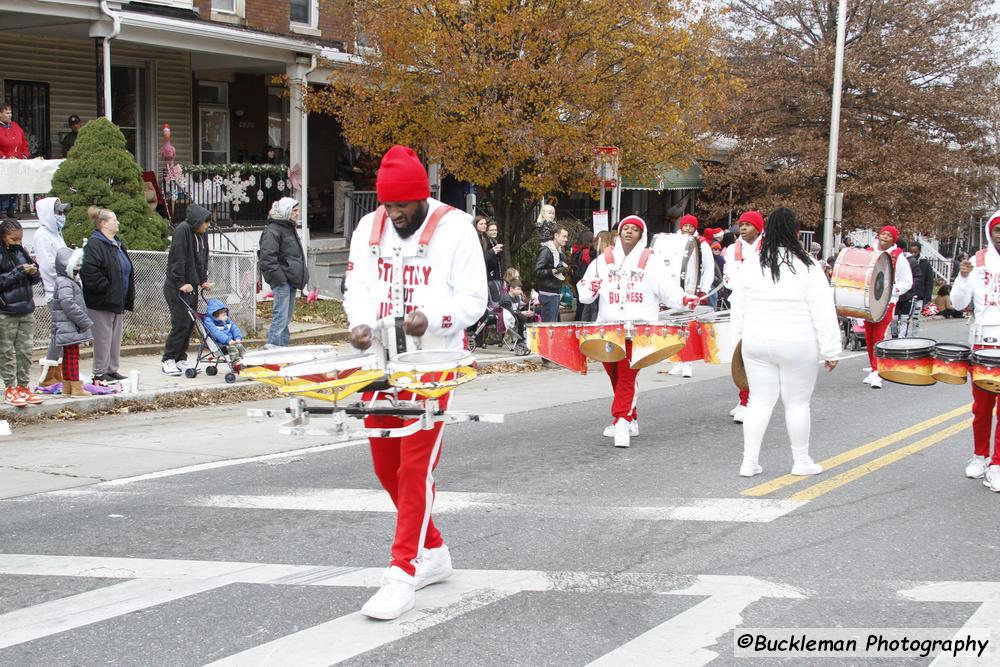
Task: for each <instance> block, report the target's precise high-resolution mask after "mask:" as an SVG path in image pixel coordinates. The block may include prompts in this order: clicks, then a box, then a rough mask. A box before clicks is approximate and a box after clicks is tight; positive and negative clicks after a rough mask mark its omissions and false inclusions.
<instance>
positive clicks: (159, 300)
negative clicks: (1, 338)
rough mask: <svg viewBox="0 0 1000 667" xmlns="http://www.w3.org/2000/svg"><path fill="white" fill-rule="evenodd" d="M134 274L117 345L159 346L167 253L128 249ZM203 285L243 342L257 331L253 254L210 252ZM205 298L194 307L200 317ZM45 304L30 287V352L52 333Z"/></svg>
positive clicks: (165, 323) (166, 325) (166, 313)
mask: <svg viewBox="0 0 1000 667" xmlns="http://www.w3.org/2000/svg"><path fill="white" fill-rule="evenodd" d="M128 254H129V257H131V258H132V264H133V266H134V269H135V309H134V310H132V311H131V312H128V311H126V313H125V322H124V324H123V327H122V329H123V332H122V345H141V344H144V343H162V342H163V341H165V340H166V338H167V334H168V333H170V310H169V309H168V308H167V302H166V300H165V299H164V296H163V281H164V278H165V276H166V274H167V253H165V252H155V251H151V250H130V251H129V253H128ZM208 281H209V282H210V283H214V284H215V286H214V287H213V288H212V290H211V291H210V292H209V293H208V294H206V295H204V296H205V298H208V299H219V300H220V301H222V302H223V303H224V304H226V307H227V308H229V316H230V317H231V318H232V319H233V320H234V321H235V322H236V324H237V325H238V326H239V327H240V329H241V330H242V331H243V334H244V336H245V337H246V338H253V337H255V332H256V331H257V299H256V296H257V255H256V254H254V253H235V252H213V253H211V254H210V255H209V258H208ZM205 298H202V299H201V300H200V301H199V302H198V310H199V311H200V312H201V313H202V314H204V312H205ZM44 304H45V293H44V291H43V290H42V286H41V284H39V285H37V286H36V287H35V305H36V306H37V308H36V309H35V332H34V347H35V348H36V349H45V347H46V346H47V345H48V341H49V337H50V336H51V334H52V331H51V326H52V318H51V316H50V313H49V309H48V307H47V306H45V305H44Z"/></svg>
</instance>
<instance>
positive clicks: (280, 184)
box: [278, 181, 285, 190]
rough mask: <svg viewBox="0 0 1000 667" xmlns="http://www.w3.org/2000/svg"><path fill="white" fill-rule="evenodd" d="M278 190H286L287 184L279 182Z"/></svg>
mask: <svg viewBox="0 0 1000 667" xmlns="http://www.w3.org/2000/svg"><path fill="white" fill-rule="evenodd" d="M278 189H279V190H284V189H285V182H284V181H278Z"/></svg>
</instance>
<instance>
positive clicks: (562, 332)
mask: <svg viewBox="0 0 1000 667" xmlns="http://www.w3.org/2000/svg"><path fill="white" fill-rule="evenodd" d="M576 328H577V323H576V322H563V323H559V324H556V323H548V322H546V323H537V324H536V323H532V324H528V325H527V326H526V327H525V335H526V336H527V338H528V348H529V349H530V350H531V351H532V352H534V353H535V354H537V355H539V356H541V357H542V358H543V359H547V360H548V361H551V362H552V363H555V364H559V365H560V366H562V367H563V368H567V369H569V370H571V371H573V372H575V373H580V374H582V375H586V374H587V357H585V356H583V353H582V352H580V342H579V341H578V340H577V333H576Z"/></svg>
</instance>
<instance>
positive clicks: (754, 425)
mask: <svg viewBox="0 0 1000 667" xmlns="http://www.w3.org/2000/svg"><path fill="white" fill-rule="evenodd" d="M743 364H744V366H746V371H747V382H748V383H749V385H750V386H751V387H753V391H752V392H751V394H750V401H749V403H748V404H747V412H746V416H745V418H744V419H743V458H744V460H745V461H751V462H753V463H757V459H758V456H759V455H760V444H761V441H762V440H763V439H764V431H766V430H767V425H768V423H769V422H770V421H771V412H772V411H773V410H774V405H775V404H776V403H777V402H778V398H779V397H780V398H781V402H782V404H783V405H784V407H785V426H786V428H787V429H788V439H789V440H790V441H791V443H792V456H793V458H794V459H796V460H801V459H803V458H805V457H808V456H809V430H810V415H809V401H810V399H811V398H812V393H813V388H814V387H815V386H816V374H817V372H818V371H819V352H818V350H817V348H816V341H808V342H805V341H802V342H799V341H795V342H788V341H773V342H768V341H767V340H764V339H763V338H744V339H743Z"/></svg>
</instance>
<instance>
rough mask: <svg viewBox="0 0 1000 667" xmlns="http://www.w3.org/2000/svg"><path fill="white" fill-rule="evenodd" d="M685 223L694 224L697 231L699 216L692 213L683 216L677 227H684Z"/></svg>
mask: <svg viewBox="0 0 1000 667" xmlns="http://www.w3.org/2000/svg"><path fill="white" fill-rule="evenodd" d="M684 225H694V228H695V231H697V230H698V218H696V217H694V216H693V215H691V214H690V213H688V214H687V215H685V216H681V219H680V221H679V222H678V223H677V229H682V228H683V227H684Z"/></svg>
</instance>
